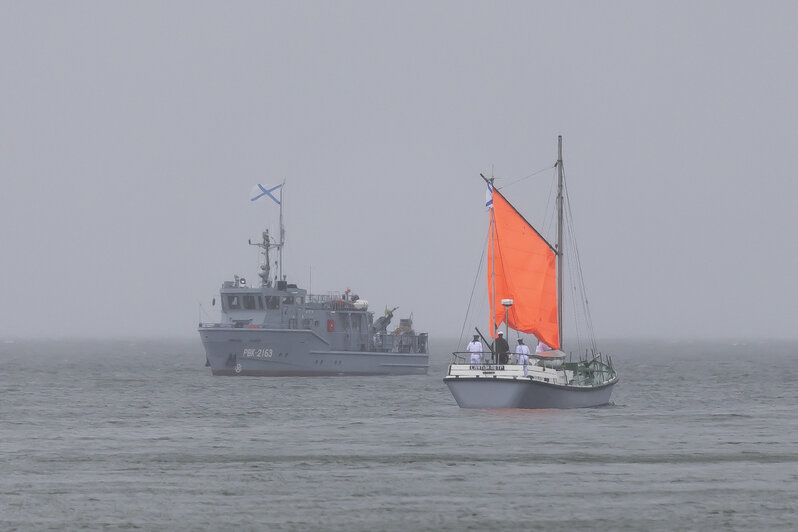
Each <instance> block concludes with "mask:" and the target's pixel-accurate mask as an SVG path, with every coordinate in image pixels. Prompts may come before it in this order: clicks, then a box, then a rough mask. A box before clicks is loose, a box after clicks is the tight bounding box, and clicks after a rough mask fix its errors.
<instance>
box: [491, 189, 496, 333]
mask: <svg viewBox="0 0 798 532" xmlns="http://www.w3.org/2000/svg"><path fill="white" fill-rule="evenodd" d="M489 184H490V188H491V190H493V178H491V179H490V183H489ZM495 231H496V218H494V213H493V209H490V257H491V260H492V264H491V265H490V271H491V278H490V282H491V284H492V285H493V286H492V288H491V294H493V297H492V298H491V301H490V308H491V310H492V311H493V312H492V313H491V317H490V319H491V322H490V335H491V337H494V336H496V331H495V329H496V250H495V249H494V247H493V246H494V238H493V236H494V233H495Z"/></svg>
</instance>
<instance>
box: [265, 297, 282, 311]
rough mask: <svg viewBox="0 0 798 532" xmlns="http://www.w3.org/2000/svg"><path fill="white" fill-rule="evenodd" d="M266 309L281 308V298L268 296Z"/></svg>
mask: <svg viewBox="0 0 798 532" xmlns="http://www.w3.org/2000/svg"><path fill="white" fill-rule="evenodd" d="M266 308H269V309H274V308H280V297H279V296H266Z"/></svg>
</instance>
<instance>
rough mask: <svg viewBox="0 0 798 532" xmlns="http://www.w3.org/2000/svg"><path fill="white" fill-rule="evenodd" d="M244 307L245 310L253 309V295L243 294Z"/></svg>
mask: <svg viewBox="0 0 798 532" xmlns="http://www.w3.org/2000/svg"><path fill="white" fill-rule="evenodd" d="M244 308H245V309H247V310H254V309H255V296H244Z"/></svg>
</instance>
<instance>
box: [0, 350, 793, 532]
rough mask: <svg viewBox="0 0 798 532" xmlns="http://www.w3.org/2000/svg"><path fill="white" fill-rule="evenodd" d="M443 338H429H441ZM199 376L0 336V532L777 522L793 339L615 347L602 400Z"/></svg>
mask: <svg viewBox="0 0 798 532" xmlns="http://www.w3.org/2000/svg"><path fill="white" fill-rule="evenodd" d="M440 343H441V344H444V342H440ZM433 347H437V348H438V350H437V351H436V352H435V353H434V356H433V359H432V361H431V364H432V367H431V368H430V372H429V375H427V376H421V377H418V376H415V377H412V376H411V377H369V378H361V377H313V378H295V377H287V378H258V377H213V376H211V374H210V371H209V370H208V369H207V368H205V367H204V366H203V363H204V355H203V352H202V347H201V345H200V343H199V340H197V341H185V342H176V341H162V342H156V341H148V342H143V341H137V342H130V341H83V342H77V341H70V342H55V341H25V340H17V341H15V342H13V343H11V342H9V341H6V343H3V344H0V361H2V366H1V368H0V392H2V393H1V394H0V397H2V400H1V401H0V445H2V450H3V452H2V458H3V459H2V461H1V462H0V499H2V507H1V508H2V511H0V529H4V530H8V529H10V530H15V529H22V530H28V529H35V530H41V529H48V528H52V529H55V528H58V529H62V528H68V529H80V528H89V529H96V528H111V529H116V528H142V529H164V528H168V529H209V530H218V529H222V528H228V527H236V528H238V529H261V530H265V529H269V530H295V529H299V530H309V529H326V530H329V529H336V530H486V529H494V530H499V529H501V530H508V529H546V530H571V529H573V528H596V529H613V530H619V529H628V530H643V529H645V530H655V529H663V530H672V529H691V530H696V529H719V528H725V529H739V530H748V529H752V528H755V527H757V528H761V529H771V530H772V529H785V530H788V529H794V528H795V526H796V524H795V523H796V521H798V510H797V509H796V507H797V506H798V505H796V502H795V501H796V500H798V441H796V440H797V439H798V436H796V435H798V416H797V415H796V413H795V412H796V404H798V388H796V385H795V383H796V382H798V364H797V363H798V344H789V343H781V344H779V343H755V342H752V343H750V344H748V345H733V344H732V343H731V342H716V343H681V344H679V343H673V344H665V343H661V342H660V343H657V342H634V343H632V342H615V343H614V345H610V346H609V347H611V348H612V353H613V359H614V361H615V364H616V367H617V368H618V370H619V372H620V374H621V382H620V383H619V384H618V386H616V389H615V394H614V395H613V399H614V403H615V404H614V406H609V407H603V408H595V409H583V410H571V411H510V410H506V411H474V410H461V409H459V408H458V407H457V405H456V404H455V402H454V400H453V399H452V397H451V395H450V394H449V391H448V389H447V388H446V386H445V385H444V384H443V382H442V377H443V374H444V373H445V368H446V364H447V362H448V356H447V355H446V350H447V349H451V348H452V347H453V346H451V345H440V346H435V345H434V343H433Z"/></svg>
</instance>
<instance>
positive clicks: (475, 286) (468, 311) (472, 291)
mask: <svg viewBox="0 0 798 532" xmlns="http://www.w3.org/2000/svg"><path fill="white" fill-rule="evenodd" d="M488 236H490V228H488V232H487V233H486V234H485V241H484V242H483V243H482V256H481V257H480V258H479V266H478V267H477V274H476V276H475V277H474V286H472V287H471V296H470V297H469V298H468V308H467V309H466V315H465V318H463V327H462V328H461V329H460V339H459V340H458V341H457V346H458V349H459V347H460V345H462V343H463V333H464V332H465V327H466V323H467V322H468V316H469V314H470V313H471V303H472V302H473V300H474V291H475V290H476V288H477V280H478V279H479V274H480V273H481V272H482V262H483V261H484V259H485V250H487V248H488V246H487V243H488Z"/></svg>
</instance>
